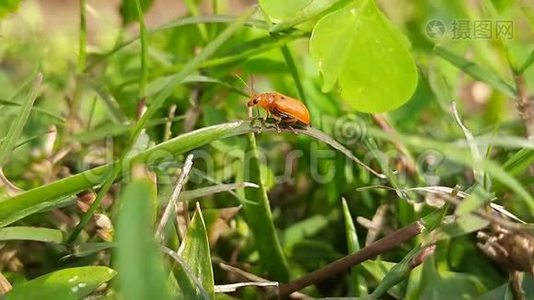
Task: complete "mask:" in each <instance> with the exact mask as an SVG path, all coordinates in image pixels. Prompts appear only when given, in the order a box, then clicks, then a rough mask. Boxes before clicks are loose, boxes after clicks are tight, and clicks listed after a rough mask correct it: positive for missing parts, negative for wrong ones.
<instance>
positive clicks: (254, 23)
mask: <svg viewBox="0 0 534 300" xmlns="http://www.w3.org/2000/svg"><path fill="white" fill-rule="evenodd" d="M237 19H238V18H236V17H235V16H224V15H217V16H198V17H184V18H180V19H178V20H176V21H174V22H170V23H167V24H164V25H162V26H158V27H155V28H152V29H150V30H148V33H149V34H152V33H157V32H160V31H163V30H169V29H175V28H179V27H183V26H187V25H194V24H218V23H220V24H225V23H229V24H231V23H234V22H235V21H236V20H237ZM244 25H246V26H249V27H254V28H260V29H265V30H267V29H268V25H267V23H265V22H263V21H260V20H246V21H245V22H244ZM139 39H140V36H137V37H135V38H132V39H131V40H128V41H126V42H124V43H122V44H120V45H118V46H116V47H115V48H113V49H111V50H109V51H108V52H106V53H103V54H101V55H99V56H98V58H97V59H95V60H94V61H93V63H92V64H90V65H89V66H88V67H87V69H91V68H93V67H94V66H95V65H97V64H98V63H100V62H101V61H103V60H105V59H106V58H109V57H110V56H112V55H113V54H115V53H117V52H119V51H120V50H121V49H124V48H125V47H126V46H128V45H131V44H133V43H134V42H136V41H137V40H139Z"/></svg>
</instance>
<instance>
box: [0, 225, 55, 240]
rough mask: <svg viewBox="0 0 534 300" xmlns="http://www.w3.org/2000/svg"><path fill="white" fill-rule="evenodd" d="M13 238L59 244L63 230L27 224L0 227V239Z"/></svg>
mask: <svg viewBox="0 0 534 300" xmlns="http://www.w3.org/2000/svg"><path fill="white" fill-rule="evenodd" d="M13 240H20V241H37V242H45V243H56V244H60V243H62V242H63V231H61V230H58V229H52V228H42V227H29V226H13V227H5V228H2V229H0V241H13Z"/></svg>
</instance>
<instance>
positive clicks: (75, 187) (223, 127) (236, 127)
mask: <svg viewBox="0 0 534 300" xmlns="http://www.w3.org/2000/svg"><path fill="white" fill-rule="evenodd" d="M258 130H259V128H258V127H254V126H251V121H250V120H248V121H235V122H230V123H224V124H219V125H214V126H210V127H205V128H202V129H198V130H195V131H191V132H188V133H186V134H182V135H180V136H177V137H175V138H173V139H170V140H168V141H166V142H164V143H161V144H158V145H157V146H155V147H152V148H150V149H147V150H145V151H143V152H141V153H139V154H137V155H135V156H133V157H128V158H126V159H125V160H124V161H123V164H122V168H119V167H118V166H119V163H118V162H115V163H111V164H107V165H104V166H100V167H96V168H93V169H90V170H87V171H84V172H81V173H78V174H76V175H73V176H70V177H67V178H63V179H60V180H57V181H54V182H52V183H49V184H46V185H43V186H40V187H37V188H34V189H31V190H28V191H26V192H24V193H21V194H19V195H16V196H15V197H13V198H10V199H7V200H5V201H0V227H4V226H6V225H8V224H10V223H13V222H15V221H17V220H20V219H21V218H24V217H26V216H28V215H31V214H33V213H35V212H37V211H40V210H43V209H46V208H48V207H53V206H55V205H57V203H58V202H61V201H62V200H61V199H59V198H61V197H66V196H69V195H73V194H75V193H78V192H80V191H83V190H85V189H88V188H91V187H94V186H97V185H100V184H102V182H103V181H104V179H105V178H106V177H107V176H109V173H110V172H112V171H113V169H114V168H117V169H118V172H119V175H120V174H122V172H124V171H127V170H129V169H128V166H129V165H130V164H132V163H134V162H141V163H146V164H148V165H150V164H153V163H154V162H157V163H158V164H162V163H165V162H170V161H175V157H176V156H178V155H180V154H183V153H186V152H187V151H190V150H193V149H196V148H198V147H200V146H202V145H206V144H208V143H211V142H213V141H216V140H220V139H224V138H227V137H231V136H237V135H243V134H246V133H251V132H258ZM282 130H283V131H286V132H289V133H291V131H290V130H289V129H285V128H282ZM275 131H276V129H274V128H271V127H268V128H264V129H263V132H275ZM297 132H299V133H302V134H305V135H308V136H310V137H313V138H316V139H319V140H320V141H322V142H325V143H327V144H329V145H330V146H332V147H333V148H334V149H336V150H338V151H340V152H342V153H343V154H345V155H347V156H348V157H349V158H351V159H353V160H355V161H356V162H358V161H359V160H358V159H357V158H356V157H355V156H354V155H353V154H352V153H351V152H350V151H349V150H348V149H347V148H345V147H343V146H342V145H341V144H340V143H338V142H337V141H335V140H334V139H333V138H331V137H328V136H327V135H326V134H324V133H322V132H320V131H319V130H317V129H313V128H307V129H297ZM291 134H293V133H291ZM325 137H327V138H325ZM64 199H67V198H64ZM242 202H245V201H242Z"/></svg>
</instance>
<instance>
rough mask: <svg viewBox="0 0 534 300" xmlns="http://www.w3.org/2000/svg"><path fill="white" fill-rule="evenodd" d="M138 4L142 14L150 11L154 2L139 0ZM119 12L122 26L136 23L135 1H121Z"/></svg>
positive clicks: (151, 0)
mask: <svg viewBox="0 0 534 300" xmlns="http://www.w3.org/2000/svg"><path fill="white" fill-rule="evenodd" d="M139 2H140V4H141V9H142V10H143V12H146V11H147V10H149V9H150V7H151V6H152V3H153V2H154V0H139ZM120 12H121V16H122V22H123V23H124V24H129V23H132V22H134V21H137V7H136V5H135V0H122V4H121V7H120Z"/></svg>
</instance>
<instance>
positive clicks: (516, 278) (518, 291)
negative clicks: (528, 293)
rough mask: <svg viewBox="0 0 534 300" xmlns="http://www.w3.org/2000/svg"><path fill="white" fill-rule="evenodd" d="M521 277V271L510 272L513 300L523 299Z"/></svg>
mask: <svg viewBox="0 0 534 300" xmlns="http://www.w3.org/2000/svg"><path fill="white" fill-rule="evenodd" d="M522 279H523V278H522V276H521V272H519V271H511V272H510V289H511V290H512V296H513V297H514V300H525V291H524V290H523V288H522V287H521V281H522Z"/></svg>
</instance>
